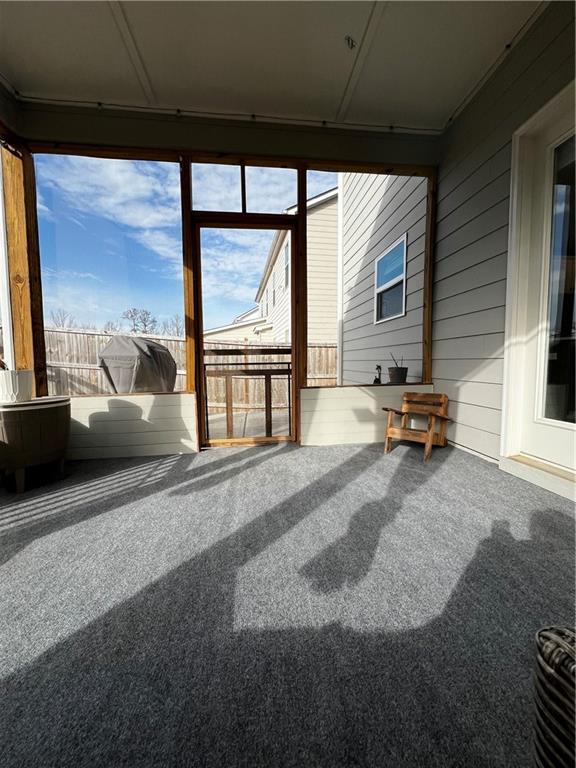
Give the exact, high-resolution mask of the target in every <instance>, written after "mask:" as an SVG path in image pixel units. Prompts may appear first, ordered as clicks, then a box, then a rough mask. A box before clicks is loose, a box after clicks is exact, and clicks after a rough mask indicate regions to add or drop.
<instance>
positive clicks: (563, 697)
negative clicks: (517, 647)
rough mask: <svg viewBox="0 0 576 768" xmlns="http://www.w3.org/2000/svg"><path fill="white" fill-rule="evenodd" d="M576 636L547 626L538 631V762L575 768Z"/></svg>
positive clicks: (543, 765) (540, 765) (540, 766)
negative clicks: (575, 698)
mask: <svg viewBox="0 0 576 768" xmlns="http://www.w3.org/2000/svg"><path fill="white" fill-rule="evenodd" d="M575 649H576V635H575V634H574V632H573V631H572V630H571V629H566V628H562V627H547V628H546V629H541V630H540V631H539V632H537V634H536V670H535V674H534V688H535V691H534V696H535V704H536V717H535V723H534V765H536V766H538V768H564V766H566V768H574V761H575V755H574V737H575V734H574V678H575V674H576V662H575Z"/></svg>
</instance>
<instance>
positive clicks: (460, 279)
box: [432, 3, 574, 458]
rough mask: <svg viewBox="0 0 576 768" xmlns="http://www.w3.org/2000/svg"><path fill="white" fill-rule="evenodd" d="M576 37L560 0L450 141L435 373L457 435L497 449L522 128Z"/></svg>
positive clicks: (442, 189) (562, 76)
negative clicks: (514, 175) (515, 140)
mask: <svg viewBox="0 0 576 768" xmlns="http://www.w3.org/2000/svg"><path fill="white" fill-rule="evenodd" d="M573 46H574V10H573V6H572V4H571V3H552V4H551V5H550V6H549V7H548V8H547V9H546V10H545V11H544V12H543V14H542V16H541V17H540V18H539V19H538V20H537V22H536V23H535V25H534V26H533V27H532V29H530V30H529V31H528V32H527V34H526V35H525V37H524V38H523V39H522V40H521V41H520V42H519V43H518V45H517V47H516V48H515V49H514V50H513V51H512V53H511V54H510V56H509V57H508V58H507V59H506V60H505V61H504V62H503V64H502V65H501V66H500V67H499V68H498V69H497V70H496V72H495V73H494V75H493V76H492V77H491V79H490V80H489V81H488V82H487V83H486V84H485V85H484V87H483V88H482V89H481V91H480V92H479V93H478V94H477V96H476V97H475V98H474V99H473V101H472V102H471V103H470V104H469V105H468V106H467V107H466V109H465V110H464V112H462V114H461V115H459V116H458V117H457V119H456V120H455V122H454V124H453V125H452V126H451V128H450V129H449V130H448V131H447V133H446V135H445V137H444V141H443V151H442V159H441V163H440V167H439V184H438V209H437V239H436V255H435V274H434V306H433V334H432V336H433V347H432V351H433V381H434V385H435V390H436V391H440V392H446V393H447V394H448V395H449V397H450V415H451V417H452V418H453V419H455V424H453V425H452V426H451V427H450V429H449V432H448V436H449V438H450V440H451V441H453V442H454V443H455V444H456V445H459V446H462V447H465V448H469V449H472V450H474V451H477V452H479V453H481V454H484V455H486V456H489V457H492V458H497V457H498V456H499V453H500V450H499V446H500V432H501V415H502V413H501V409H502V383H503V356H504V322H505V303H506V269H507V248H508V225H509V196H510V171H511V146H512V135H513V133H514V132H515V131H516V130H517V129H518V128H519V127H520V126H521V125H522V124H523V123H525V122H526V121H527V120H528V119H529V118H530V117H531V116H532V115H533V114H534V113H535V112H537V111H538V110H539V109H540V108H541V107H542V106H544V105H545V104H546V103H547V102H548V101H549V100H550V99H551V98H552V97H553V96H555V95H556V94H557V93H558V92H559V91H560V90H562V88H564V87H565V86H566V85H568V84H569V83H570V81H571V80H572V79H573V78H574V49H573ZM527 375H531V372H529V371H528V372H527Z"/></svg>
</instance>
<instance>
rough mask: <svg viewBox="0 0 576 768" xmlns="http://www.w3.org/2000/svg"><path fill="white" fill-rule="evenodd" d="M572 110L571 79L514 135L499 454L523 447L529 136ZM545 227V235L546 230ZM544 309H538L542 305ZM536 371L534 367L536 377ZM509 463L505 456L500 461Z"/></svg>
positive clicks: (531, 154) (513, 452) (531, 155)
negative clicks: (567, 84) (541, 307)
mask: <svg viewBox="0 0 576 768" xmlns="http://www.w3.org/2000/svg"><path fill="white" fill-rule="evenodd" d="M567 110H570V113H571V114H573V110H574V83H571V84H570V85H569V86H567V87H566V88H564V89H563V90H562V91H561V92H560V93H559V94H557V95H556V96H555V97H554V98H553V99H552V100H551V101H550V102H548V104H546V105H545V106H544V107H543V108H542V109H541V110H539V111H538V112H537V113H536V114H535V115H534V116H533V117H532V118H530V120H528V121H527V122H526V123H525V124H524V125H523V126H521V128H519V129H518V130H517V131H516V132H515V134H514V136H513V137H512V175H511V190H510V229H509V237H508V262H507V284H506V322H505V347H504V380H503V384H504V386H503V393H502V434H501V444H500V453H501V457H502V459H506V458H507V457H511V456H518V455H519V454H521V453H522V450H521V448H522V443H521V440H522V423H523V422H522V420H523V418H524V411H523V407H524V402H525V387H524V382H525V378H526V367H525V363H524V358H525V341H526V338H525V333H526V310H527V304H528V288H529V285H528V273H529V269H528V267H529V260H528V259H527V258H526V253H527V252H528V246H529V243H530V235H531V203H532V195H533V186H532V184H531V178H530V177H531V172H532V169H533V163H534V151H533V141H534V140H533V139H532V138H531V137H532V136H533V135H534V134H535V133H537V132H538V130H539V129H541V128H542V127H543V126H544V125H545V124H546V123H547V122H549V121H551V120H554V116H555V114H558V116H559V118H560V116H562V115H565V114H566V111H567ZM548 235H549V233H547V235H546V236H548ZM541 311H542V310H541ZM540 373H541V372H539V373H538V376H539V379H540ZM502 463H503V464H505V465H506V468H508V465H509V462H506V461H504V462H502ZM503 468H504V467H503Z"/></svg>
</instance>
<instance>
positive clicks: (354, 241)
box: [342, 173, 426, 384]
mask: <svg viewBox="0 0 576 768" xmlns="http://www.w3.org/2000/svg"><path fill="white" fill-rule="evenodd" d="M342 200H343V203H342V383H343V384H366V383H372V380H373V378H374V375H375V366H376V364H380V365H381V366H382V370H383V377H382V381H384V382H386V381H388V375H387V369H388V367H389V366H391V365H393V362H392V360H391V357H390V355H391V354H393V355H394V356H395V357H396V358H397V359H398V358H400V357H403V358H404V364H405V365H407V366H408V381H409V382H410V381H412V382H416V381H420V380H421V378H422V306H423V285H424V240H425V230H426V179H423V178H411V177H405V176H383V175H375V174H361V173H345V174H343V177H342ZM404 233H407V235H408V247H407V257H406V259H407V265H406V314H405V315H404V316H403V317H399V318H396V319H393V320H389V321H386V322H383V323H378V324H375V323H374V269H375V262H376V259H377V258H378V256H380V255H381V254H382V253H383V252H384V251H385V250H386V248H388V247H389V246H390V245H392V244H393V243H394V242H395V241H396V240H398V238H400V237H401V236H402V235H403V234H404Z"/></svg>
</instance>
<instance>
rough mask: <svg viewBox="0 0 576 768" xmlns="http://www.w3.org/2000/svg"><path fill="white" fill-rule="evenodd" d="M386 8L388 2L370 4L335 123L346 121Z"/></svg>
mask: <svg viewBox="0 0 576 768" xmlns="http://www.w3.org/2000/svg"><path fill="white" fill-rule="evenodd" d="M387 7H388V2H374V3H372V10H371V11H370V16H369V17H368V21H367V22H366V27H365V29H364V34H363V35H362V40H361V41H360V45H359V46H358V53H357V54H356V58H355V60H354V64H353V65H352V71H351V72H350V75H349V77H348V81H347V83H346V86H345V87H344V92H343V93H342V98H341V99H340V105H339V107H338V110H337V111H336V117H335V120H336V122H341V121H343V120H345V119H346V115H347V113H348V109H349V107H350V102H351V101H352V98H353V96H354V93H355V92H356V86H357V85H358V80H359V79H360V75H361V74H362V70H363V69H364V63H365V61H366V58H367V56H368V54H369V53H370V48H371V46H372V43H373V41H374V37H375V36H376V32H377V30H378V24H379V23H380V19H381V18H382V16H383V15H384V11H385V10H386V8H387Z"/></svg>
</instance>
